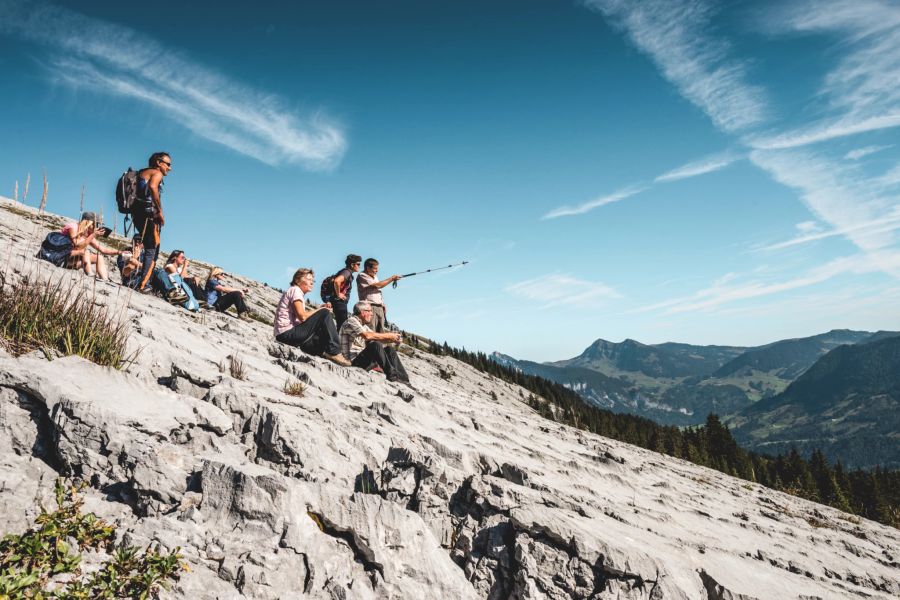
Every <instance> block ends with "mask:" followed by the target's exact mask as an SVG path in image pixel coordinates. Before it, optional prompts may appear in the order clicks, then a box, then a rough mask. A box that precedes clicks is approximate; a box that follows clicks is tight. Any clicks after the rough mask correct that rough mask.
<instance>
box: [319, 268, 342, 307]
mask: <svg viewBox="0 0 900 600" xmlns="http://www.w3.org/2000/svg"><path fill="white" fill-rule="evenodd" d="M338 273H340V271H338ZM338 273H335V274H334V275H329V276H328V277H326V278H325V279H323V280H322V286H321V287H320V288H319V295H320V296H322V302H328V299H329V298H332V297H333V296H334V278H335V277H337V275H338Z"/></svg>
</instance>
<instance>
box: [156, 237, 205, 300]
mask: <svg viewBox="0 0 900 600" xmlns="http://www.w3.org/2000/svg"><path fill="white" fill-rule="evenodd" d="M190 262H191V261H189V260H188V258H187V256H185V254H184V251H183V250H172V253H171V254H169V259H168V260H167V261H166V266H165V269H166V273H169V274H170V275H178V276H179V277H181V280H182V281H183V282H184V283H185V284H187V286H188V287H189V288H190V290H191V294H192V295H193V296H194V298H196V299H197V302H199V303H200V305H201V306H206V291H205V290H204V289H203V286H201V285H200V278H198V277H197V276H196V275H188V264H190Z"/></svg>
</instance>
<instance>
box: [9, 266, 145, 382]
mask: <svg viewBox="0 0 900 600" xmlns="http://www.w3.org/2000/svg"><path fill="white" fill-rule="evenodd" d="M128 335H129V334H128V329H127V327H126V324H125V322H124V321H123V319H121V318H117V317H116V316H114V315H112V314H110V312H109V309H108V307H106V306H97V305H96V304H94V299H93V297H92V295H91V294H90V293H89V292H88V290H87V289H86V288H83V287H79V286H76V285H75V284H74V283H70V284H65V285H64V284H63V283H62V279H60V280H59V281H58V282H56V283H53V282H52V281H51V280H49V279H48V280H46V281H38V280H35V279H30V278H28V277H23V278H21V279H18V280H17V281H15V282H9V281H7V279H6V277H5V276H4V275H3V274H0V342H2V343H3V344H4V345H5V346H6V347H7V348H8V349H9V351H10V352H11V353H12V354H14V355H20V354H24V353H26V352H30V351H32V350H37V349H42V350H44V351H45V353H47V354H48V355H49V351H51V350H55V351H58V352H61V353H62V354H63V355H66V356H68V355H71V354H74V355H77V356H81V357H82V358H86V359H88V360H90V361H93V362H95V363H97V364H98V365H103V366H107V367H114V368H116V369H122V368H125V367H126V366H128V365H129V364H130V363H131V362H132V361H133V360H134V358H135V356H134V355H132V356H127V355H126V346H127V343H128Z"/></svg>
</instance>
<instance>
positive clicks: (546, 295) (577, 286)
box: [505, 273, 621, 309]
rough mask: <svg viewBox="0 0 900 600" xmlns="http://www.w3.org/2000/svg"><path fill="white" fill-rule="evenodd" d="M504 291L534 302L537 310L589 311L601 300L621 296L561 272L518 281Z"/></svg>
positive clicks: (607, 287) (609, 288) (606, 286)
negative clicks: (565, 309) (581, 309)
mask: <svg viewBox="0 0 900 600" xmlns="http://www.w3.org/2000/svg"><path fill="white" fill-rule="evenodd" d="M505 291H506V292H507V293H509V294H512V295H514V296H518V297H519V298H522V299H525V300H529V301H533V302H537V303H538V304H539V305H540V306H539V308H541V309H545V308H552V307H555V306H576V307H584V308H591V307H596V306H598V305H599V304H601V303H603V302H605V301H608V300H611V299H615V298H621V294H619V293H618V292H617V291H616V290H615V289H613V288H612V287H610V286H608V285H605V284H603V283H598V282H594V281H586V280H584V279H578V278H577V277H572V276H571V275H567V274H561V273H552V274H550V275H543V276H540V277H535V278H533V279H528V280H526V281H521V282H519V283H515V284H512V285H509V286H507V287H506V288H505Z"/></svg>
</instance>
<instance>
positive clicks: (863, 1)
mask: <svg viewBox="0 0 900 600" xmlns="http://www.w3.org/2000/svg"><path fill="white" fill-rule="evenodd" d="M767 14H768V18H767V24H766V26H767V28H768V30H769V31H770V32H772V33H791V34H796V33H805V34H824V35H828V36H830V37H831V39H832V40H833V41H834V42H835V43H836V44H837V45H838V46H839V47H840V50H841V58H840V60H839V61H838V62H837V64H836V65H835V67H834V68H832V69H831V70H830V71H829V72H828V74H827V75H826V76H825V79H824V81H823V84H822V87H821V89H820V90H819V94H818V96H817V100H818V99H825V100H826V101H827V105H826V107H825V112H826V116H825V117H824V118H822V119H820V120H819V121H818V122H817V123H815V124H813V125H811V126H802V127H800V128H797V129H796V130H794V131H788V132H784V133H780V134H776V135H768V136H765V137H761V138H757V139H753V140H750V143H751V145H753V146H754V147H756V148H762V149H779V148H796V147H799V146H804V145H807V144H813V143H819V142H823V141H827V140H831V139H835V138H840V137H846V136H850V135H856V134H860V133H865V132H869V131H875V130H879V129H888V128H893V127H898V126H900V86H898V85H897V81H898V80H900V5H898V4H897V3H896V2H885V1H882V0H832V1H831V2H829V3H828V4H827V6H823V5H822V4H821V2H818V1H816V0H800V1H795V2H790V3H783V4H782V5H781V7H780V9H779V10H775V11H768V13H767Z"/></svg>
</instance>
